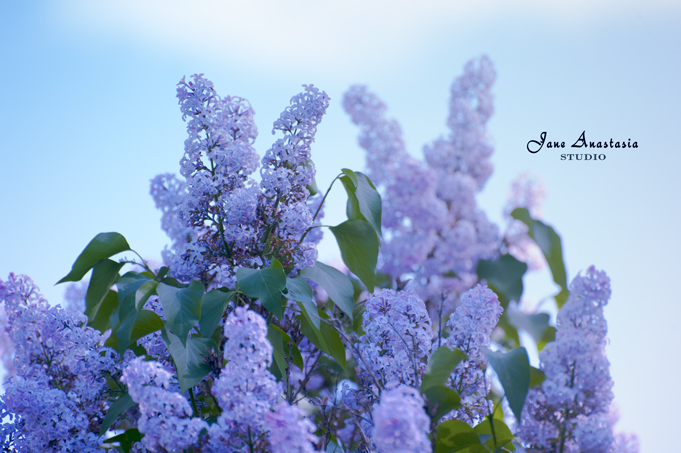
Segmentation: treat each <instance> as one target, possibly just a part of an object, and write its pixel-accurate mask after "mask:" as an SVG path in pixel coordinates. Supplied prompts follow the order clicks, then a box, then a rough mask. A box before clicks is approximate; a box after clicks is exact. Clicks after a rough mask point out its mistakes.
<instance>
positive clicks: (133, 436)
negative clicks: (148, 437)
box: [104, 428, 144, 453]
mask: <svg viewBox="0 0 681 453" xmlns="http://www.w3.org/2000/svg"><path fill="white" fill-rule="evenodd" d="M143 437H144V434H141V433H140V432H139V430H138V429H137V428H132V429H128V430H127V431H125V432H124V433H122V434H119V435H118V436H113V437H109V438H108V439H106V440H105V441H104V443H106V444H113V443H115V442H118V443H120V444H121V448H122V449H123V451H124V452H125V453H128V452H129V451H130V450H131V449H132V444H134V443H135V442H141V441H142V438H143Z"/></svg>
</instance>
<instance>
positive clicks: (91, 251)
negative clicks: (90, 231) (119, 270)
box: [57, 233, 130, 284]
mask: <svg viewBox="0 0 681 453" xmlns="http://www.w3.org/2000/svg"><path fill="white" fill-rule="evenodd" d="M126 250H130V246H129V245H128V241H126V240H125V238H124V237H123V235H121V234H119V233H99V234H98V235H97V236H95V238H94V239H93V240H91V241H90V243H89V244H88V245H87V246H85V249H84V250H83V251H82V252H81V253H80V255H78V258H76V262H75V263H73V267H71V272H69V274H68V275H67V276H66V277H64V278H62V279H61V280H59V281H58V282H57V284H59V283H64V282H77V281H79V280H80V279H81V278H83V276H84V275H85V274H87V272H88V271H89V270H90V269H92V267H93V266H94V265H95V264H97V262H98V261H99V260H102V259H104V258H109V257H111V256H113V255H117V254H118V253H121V252H125V251H126Z"/></svg>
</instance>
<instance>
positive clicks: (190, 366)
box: [162, 329, 218, 393]
mask: <svg viewBox="0 0 681 453" xmlns="http://www.w3.org/2000/svg"><path fill="white" fill-rule="evenodd" d="M162 337H163V341H164V342H165V344H166V346H167V347H168V350H169V351H170V355H171V356H172V357H173V362H175V368H176V369H177V378H178V380H179V381H180V391H181V392H182V393H184V392H186V391H187V390H188V389H190V388H191V387H194V386H195V385H196V384H198V383H199V382H201V379H203V378H204V377H205V376H206V375H207V374H208V373H210V366H209V365H208V364H207V363H206V361H205V358H206V357H207V355H208V351H209V350H214V351H217V350H218V347H217V345H216V344H215V342H214V341H213V340H212V339H211V338H201V337H190V338H188V339H187V343H186V346H185V345H183V344H182V342H181V341H180V339H179V338H178V337H177V336H176V335H174V334H173V333H172V332H170V331H168V329H163V333H162Z"/></svg>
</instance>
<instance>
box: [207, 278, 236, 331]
mask: <svg viewBox="0 0 681 453" xmlns="http://www.w3.org/2000/svg"><path fill="white" fill-rule="evenodd" d="M234 294H236V291H223V290H222V289H214V290H213V291H210V292H208V293H206V294H204V295H203V296H202V297H201V318H200V319H199V329H200V330H201V335H203V336H204V337H209V336H211V335H213V332H215V329H217V328H218V324H220V319H221V318H222V315H223V314H224V313H225V309H226V308H227V304H229V301H230V300H231V299H232V297H234Z"/></svg>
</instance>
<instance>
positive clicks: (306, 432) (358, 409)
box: [0, 57, 638, 453]
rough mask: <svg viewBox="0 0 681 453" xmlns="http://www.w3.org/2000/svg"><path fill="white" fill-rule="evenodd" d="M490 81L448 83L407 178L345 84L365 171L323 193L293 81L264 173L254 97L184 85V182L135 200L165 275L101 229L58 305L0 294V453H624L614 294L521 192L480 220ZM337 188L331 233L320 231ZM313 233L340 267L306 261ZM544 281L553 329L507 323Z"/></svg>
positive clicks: (373, 102)
mask: <svg viewBox="0 0 681 453" xmlns="http://www.w3.org/2000/svg"><path fill="white" fill-rule="evenodd" d="M495 78H496V73H495V70H494V68H493V65H492V63H491V61H490V60H489V58H487V57H481V58H478V59H475V60H472V61H470V62H469V63H468V64H467V65H466V66H465V68H464V73H463V75H462V76H460V77H459V78H457V79H456V80H455V81H454V83H453V85H452V88H451V100H450V112H449V118H448V119H447V126H448V129H449V132H448V133H447V135H445V136H443V137H440V138H438V139H436V140H435V141H433V142H432V143H431V144H429V145H427V146H425V147H424V160H423V161H419V160H418V159H416V158H414V157H412V156H411V155H410V154H409V153H407V151H406V149H405V145H404V141H403V139H402V133H401V129H400V126H399V125H398V123H397V122H396V121H395V120H393V119H390V118H389V117H388V115H387V106H386V105H385V103H383V102H382V101H381V100H380V99H379V98H378V96H376V95H375V94H373V93H372V92H371V91H369V89H368V88H367V87H364V86H359V85H356V86H353V87H351V88H350V89H349V91H348V92H347V93H346V94H345V96H344V97H343V101H342V103H343V107H344V109H345V110H346V112H347V113H348V114H349V115H350V119H351V121H352V122H353V123H355V124H356V125H357V126H358V127H359V128H360V134H359V143H360V146H362V147H363V148H364V149H365V150H366V151H367V172H366V174H365V173H362V172H360V171H353V170H350V169H347V168H345V169H342V171H341V172H340V173H339V174H338V176H337V177H336V178H334V179H333V180H332V181H331V182H330V185H329V188H328V190H327V191H326V192H320V191H319V190H318V188H317V182H316V180H315V166H314V162H313V155H312V148H313V144H314V139H315V134H316V132H317V128H318V127H321V122H322V119H323V117H324V115H325V113H326V110H327V108H328V106H329V104H330V98H329V97H328V96H327V95H326V93H325V92H324V91H321V90H320V89H318V88H316V87H315V86H313V85H303V91H301V92H300V93H298V94H296V95H294V96H293V97H292V98H291V102H290V105H289V106H288V107H286V108H285V109H284V111H283V112H282V113H281V115H280V116H279V118H278V119H276V120H275V121H274V124H273V129H272V132H273V134H279V135H278V138H276V139H275V141H274V143H273V144H272V145H271V146H270V147H269V148H268V149H267V150H266V151H265V153H264V157H262V158H259V156H258V153H257V151H256V149H255V141H256V138H257V128H256V126H255V122H254V110H253V108H252V107H251V105H250V103H249V102H248V101H247V100H246V99H243V98H241V97H237V96H226V97H221V96H219V95H218V94H217V91H216V89H215V87H214V86H213V84H212V82H210V81H209V80H208V79H206V78H205V77H204V76H203V75H194V76H193V77H191V78H190V79H186V78H183V79H182V80H181V81H180V82H179V84H178V85H177V98H178V100H179V105H180V111H181V114H182V118H183V120H184V121H185V122H186V124H187V135H188V137H187V139H186V141H185V146H184V154H183V156H182V158H181V160H180V176H177V175H173V174H161V175H158V176H157V177H155V178H153V179H152V181H151V190H150V192H151V196H152V198H153V200H154V203H155V205H156V207H157V208H158V209H159V210H160V211H161V229H162V230H163V231H164V232H165V233H166V234H167V236H168V238H169V240H170V245H169V246H168V247H166V248H165V250H163V251H162V252H161V255H162V258H163V265H161V264H159V265H158V266H156V265H153V264H152V263H150V262H148V261H146V260H144V259H142V257H140V256H139V255H138V254H137V253H136V252H135V251H134V250H133V249H132V247H131V246H130V244H128V242H127V240H126V239H125V237H124V236H123V235H121V234H119V233H113V232H109V233H101V234H99V235H97V236H96V237H95V238H94V239H93V240H92V241H91V242H90V243H89V244H88V245H87V246H86V247H85V249H84V250H83V252H82V253H81V254H80V255H79V256H78V257H77V259H76V261H75V263H74V265H73V267H72V269H71V271H70V272H69V273H68V274H67V275H66V276H65V277H64V278H63V279H62V280H61V281H60V282H59V283H65V282H76V283H73V284H72V286H69V287H68V290H67V294H66V297H65V301H64V306H66V307H67V308H62V307H61V306H60V305H55V306H51V305H50V304H48V303H47V301H45V300H44V298H43V297H42V296H41V295H40V293H39V292H38V289H37V288H36V286H35V285H34V284H33V282H32V281H31V280H30V278H28V277H26V276H17V275H14V274H10V276H9V278H8V279H7V280H6V281H3V280H0V302H1V305H0V326H1V329H0V346H2V357H1V358H2V361H3V364H4V369H5V372H6V375H5V380H4V394H3V395H2V397H0V414H1V416H2V417H3V420H2V425H1V428H0V441H1V442H2V447H3V451H7V452H52V451H53V452H106V451H124V452H130V451H133V452H144V451H149V452H175V451H178V452H179V451H183V452H224V451H229V452H244V453H256V452H257V453H266V452H267V453H293V452H300V453H312V452H322V451H323V452H335V453H346V452H347V453H351V452H357V453H359V452H375V453H388V452H391V453H392V452H399V453H423V452H426V453H427V452H432V451H437V452H449V451H475V452H484V451H489V452H505V451H531V452H560V453H563V452H607V453H611V452H620V451H626V452H628V453H629V452H634V451H637V449H638V446H637V442H636V439H635V436H632V435H627V434H623V433H616V434H615V433H613V427H612V426H613V424H614V421H615V418H616V417H615V415H614V412H613V410H612V409H611V408H612V400H613V394H612V380H611V378H610V375H609V364H608V361H607V358H606V357H605V353H604V346H605V344H606V342H607V337H606V335H607V327H606V323H605V320H604V318H603V311H602V307H603V306H604V305H605V304H606V303H607V302H608V300H609V298H610V282H609V279H608V278H607V276H606V275H605V273H603V272H601V271H597V270H595V268H593V267H591V268H589V269H588V270H587V271H586V273H585V274H582V275H578V276H577V277H575V279H574V280H573V282H572V284H571V285H570V287H569V288H568V285H567V272H566V270H565V266H564V263H563V258H562V244H561V239H560V236H559V235H558V234H557V233H556V232H555V230H554V229H553V228H552V227H551V226H550V225H548V224H546V223H544V222H543V221H542V220H541V218H540V215H541V213H540V204H541V199H542V197H543V189H542V186H541V184H540V183H538V182H537V181H536V180H534V179H532V178H530V177H527V176H523V177H521V179H519V180H518V181H517V182H516V183H515V184H514V187H513V191H512V196H511V199H510V200H509V202H508V204H507V206H506V208H505V211H504V216H505V220H506V222H507V223H508V226H507V227H506V229H505V230H504V231H503V232H502V229H500V228H499V227H497V226H496V225H495V224H493V223H492V222H491V221H490V220H489V219H488V218H487V215H486V214H485V212H483V211H482V209H481V208H480V207H479V206H478V205H477V202H476V199H475V197H476V194H477V193H478V192H479V191H480V190H482V188H483V187H484V186H485V184H486V182H487V180H488V179H489V177H490V176H491V173H492V164H491V161H490V155H491V153H492V151H493V148H492V146H491V145H490V140H489V137H488V134H487V130H486V125H487V121H488V120H489V118H490V116H491V115H492V113H493V102H492V95H491V88H492V85H493V83H494V80H495ZM256 171H259V173H256ZM338 181H340V184H338V185H335V183H336V182H338ZM334 185H335V187H338V186H342V188H343V190H345V192H346V194H347V204H346V206H345V211H346V214H347V217H348V219H347V220H345V221H343V222H341V223H340V224H338V225H334V226H323V225H322V221H321V220H322V217H323V215H324V211H325V210H328V206H325V202H326V200H327V195H328V194H329V192H330V191H331V190H332V189H333V187H334ZM322 228H326V231H329V232H331V235H332V236H333V237H334V238H335V240H336V241H337V243H338V246H339V249H340V253H341V256H342V259H343V263H344V265H345V266H344V267H343V269H342V270H339V269H336V268H334V267H331V266H328V265H326V264H324V263H320V262H318V261H317V248H316V247H317V244H318V243H319V241H320V240H321V239H322V235H323V230H322ZM114 257H118V258H119V259H118V261H116V260H115V259H112V258H114ZM542 266H545V267H547V268H548V270H549V272H550V274H551V276H552V278H553V280H554V282H555V283H556V284H557V285H558V286H559V287H560V288H561V290H560V292H559V293H558V294H556V295H555V296H553V299H554V300H555V304H556V308H557V309H559V312H558V319H557V322H556V325H555V326H552V325H550V323H549V321H550V316H549V315H548V314H546V313H536V312H530V311H523V308H522V307H524V304H523V299H522V294H523V276H524V274H525V273H526V272H528V271H533V270H537V269H539V268H541V267H542ZM124 268H125V271H123V270H124ZM88 273H90V275H89V280H83V279H84V278H85V277H86V275H87V274H88ZM523 331H524V332H525V333H527V334H529V335H530V336H531V337H532V338H533V339H534V342H533V343H528V342H524V341H521V338H523V336H522V335H520V333H521V332H523ZM526 347H536V348H537V350H538V351H539V358H540V364H539V368H534V367H531V366H530V363H529V359H528V354H527V350H526V349H525V348H526Z"/></svg>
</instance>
